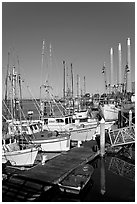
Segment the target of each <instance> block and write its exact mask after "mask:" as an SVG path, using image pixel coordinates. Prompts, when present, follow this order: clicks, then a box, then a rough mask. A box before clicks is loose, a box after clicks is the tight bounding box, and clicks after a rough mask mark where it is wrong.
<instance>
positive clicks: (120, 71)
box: [118, 43, 122, 90]
mask: <svg viewBox="0 0 137 204" xmlns="http://www.w3.org/2000/svg"><path fill="white" fill-rule="evenodd" d="M118 58H119V66H118V67H119V72H118V75H119V77H118V84H119V87H120V90H121V84H122V78H121V77H122V65H121V64H122V57H121V43H119V44H118Z"/></svg>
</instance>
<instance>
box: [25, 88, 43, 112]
mask: <svg viewBox="0 0 137 204" xmlns="http://www.w3.org/2000/svg"><path fill="white" fill-rule="evenodd" d="M27 89H28V90H29V92H30V94H31V96H32V98H33V99H34V101H35V103H34V105H35V107H36V109H37V111H38V113H39V116H42V115H41V113H40V111H39V109H40V106H39V104H38V103H37V101H36V99H35V98H34V97H33V95H32V93H31V91H30V88H29V86H27ZM36 104H37V106H38V107H39V109H38V107H37V106H36Z"/></svg>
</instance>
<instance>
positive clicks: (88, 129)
mask: <svg viewBox="0 0 137 204" xmlns="http://www.w3.org/2000/svg"><path fill="white" fill-rule="evenodd" d="M96 128H97V122H95V123H94V124H91V125H85V126H84V127H78V128H76V127H75V128H74V129H73V130H70V133H71V140H72V141H88V140H91V139H93V135H94V134H95V131H96Z"/></svg>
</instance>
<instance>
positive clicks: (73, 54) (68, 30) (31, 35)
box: [2, 2, 135, 98]
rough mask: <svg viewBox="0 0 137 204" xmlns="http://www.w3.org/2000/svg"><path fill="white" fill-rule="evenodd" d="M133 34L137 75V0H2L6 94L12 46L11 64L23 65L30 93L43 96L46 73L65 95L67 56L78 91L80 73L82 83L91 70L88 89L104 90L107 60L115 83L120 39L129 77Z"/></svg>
mask: <svg viewBox="0 0 137 204" xmlns="http://www.w3.org/2000/svg"><path fill="white" fill-rule="evenodd" d="M127 38H130V39H131V76H132V81H135V3H134V2H2V94H3V96H4V93H5V85H4V83H5V77H6V71H7V64H8V52H10V57H9V65H10V67H12V66H13V65H15V67H16V68H17V69H18V67H20V72H21V76H22V79H23V81H24V82H23V85H22V90H23V97H24V98H31V97H34V98H37V97H39V96H40V86H41V82H42V83H43V84H44V83H45V80H46V79H48V81H49V84H50V85H51V86H52V88H53V94H54V95H58V96H59V97H61V96H63V64H62V61H63V60H65V61H66V65H67V67H68V68H67V69H68V78H67V79H68V86H69V84H70V64H71V63H72V66H73V73H74V94H75V95H76V93H77V92H76V87H77V84H76V83H77V82H76V78H77V74H78V75H79V77H80V86H81V89H83V84H84V83H83V78H84V76H85V79H86V92H89V93H90V94H95V93H100V94H101V93H104V91H105V86H104V76H103V74H102V67H103V63H104V62H105V65H106V70H107V81H108V83H109V80H110V54H109V53H110V48H111V47H112V48H113V50H114V57H113V59H114V81H116V80H117V77H116V76H117V75H118V74H117V73H118V71H117V70H118V43H121V46H122V77H123V78H124V68H125V65H126V56H127ZM43 40H44V41H45V49H44V55H43V64H42V41H43ZM50 45H51V52H50ZM17 59H19V64H18V60H17ZM43 92H44V91H43Z"/></svg>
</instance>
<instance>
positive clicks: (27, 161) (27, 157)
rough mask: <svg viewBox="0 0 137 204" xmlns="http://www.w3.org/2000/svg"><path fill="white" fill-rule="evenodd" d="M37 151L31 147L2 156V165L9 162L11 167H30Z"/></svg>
mask: <svg viewBox="0 0 137 204" xmlns="http://www.w3.org/2000/svg"><path fill="white" fill-rule="evenodd" d="M37 153H38V149H37V148H35V147H33V148H29V149H24V150H18V151H13V152H5V153H3V154H2V163H6V162H7V161H9V162H10V163H11V165H13V166H30V165H33V164H34V161H35V159H36V156H37Z"/></svg>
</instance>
